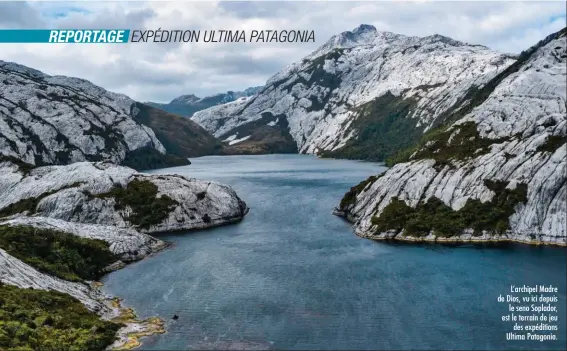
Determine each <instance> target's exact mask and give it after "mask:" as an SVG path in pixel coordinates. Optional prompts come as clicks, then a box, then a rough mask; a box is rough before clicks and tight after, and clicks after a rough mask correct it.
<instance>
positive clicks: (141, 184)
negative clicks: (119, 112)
mask: <svg viewBox="0 0 567 351" xmlns="http://www.w3.org/2000/svg"><path fill="white" fill-rule="evenodd" d="M0 193H1V194H3V196H2V197H0V216H2V215H3V216H7V215H14V214H17V213H22V214H26V215H28V216H40V217H49V218H54V219H59V220H63V221H67V222H77V223H84V224H98V225H108V226H116V227H120V228H131V227H133V228H136V229H137V230H139V231H142V232H147V233H151V232H163V231H173V230H188V229H197V228H206V227H212V226H217V225H222V224H227V223H232V222H235V221H238V220H241V219H242V218H243V217H244V215H245V214H246V213H247V211H248V208H247V207H246V204H245V203H244V202H243V201H242V200H240V198H239V197H238V196H237V195H236V193H235V192H234V190H232V188H230V187H229V186H225V185H222V184H218V183H215V182H206V181H200V180H195V179H188V178H185V177H182V176H179V175H148V174H143V173H138V172H136V171H134V170H133V169H130V168H127V167H122V166H117V165H114V164H110V163H103V162H97V163H90V162H78V163H74V164H71V165H67V166H45V167H38V168H34V169H32V170H30V171H29V173H26V172H24V171H22V170H21V169H20V166H18V165H16V164H15V163H13V162H10V161H4V162H0Z"/></svg>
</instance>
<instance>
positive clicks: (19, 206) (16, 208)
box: [0, 182, 82, 218]
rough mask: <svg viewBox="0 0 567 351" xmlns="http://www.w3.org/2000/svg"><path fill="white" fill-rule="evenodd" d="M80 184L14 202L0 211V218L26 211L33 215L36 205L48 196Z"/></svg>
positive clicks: (76, 183)
mask: <svg viewBox="0 0 567 351" xmlns="http://www.w3.org/2000/svg"><path fill="white" fill-rule="evenodd" d="M81 184H82V182H75V183H73V184H69V185H67V186H64V187H62V188H60V189H57V190H52V191H48V192H45V193H43V194H41V195H40V196H38V197H28V198H26V199H21V200H20V201H18V202H14V203H13V204H10V205H8V206H6V207H4V208H2V209H0V218H2V217H7V216H11V215H14V214H17V213H23V212H26V211H27V212H29V214H34V213H36V212H37V205H38V204H39V202H40V201H41V200H42V199H44V198H46V197H48V196H49V195H53V194H55V193H56V192H59V191H61V190H64V189H69V188H76V187H78V186H80V185H81Z"/></svg>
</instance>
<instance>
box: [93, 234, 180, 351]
mask: <svg viewBox="0 0 567 351" xmlns="http://www.w3.org/2000/svg"><path fill="white" fill-rule="evenodd" d="M162 243H163V244H161V245H159V246H156V247H155V248H154V251H152V252H151V253H150V254H148V255H146V256H144V257H142V258H139V259H137V260H132V261H128V262H124V261H117V262H115V263H114V264H112V265H111V266H112V267H108V268H109V269H108V270H107V271H106V273H105V274H104V276H106V275H107V274H110V273H112V272H114V271H118V270H120V269H122V268H124V267H126V266H127V265H129V264H131V263H134V262H138V261H141V260H143V259H146V258H147V257H150V256H152V255H154V254H156V253H159V252H162V251H164V250H166V249H168V248H170V247H172V246H173V244H172V243H170V242H167V241H163V242H162ZM88 286H89V288H90V290H91V294H92V295H93V298H94V299H96V300H98V301H99V302H101V303H102V304H104V305H106V306H107V307H108V308H109V310H110V312H109V313H103V314H99V316H100V318H102V319H106V320H109V321H111V322H115V323H121V324H124V326H123V327H122V328H120V329H119V330H118V331H117V332H116V340H115V341H114V342H113V343H112V344H111V345H109V346H107V348H106V350H132V349H135V348H137V347H140V346H142V344H143V343H142V341H141V340H140V339H141V338H143V337H146V336H151V335H158V334H164V333H166V332H167V331H166V329H165V321H164V320H163V319H161V318H160V317H156V316H154V317H148V318H146V319H144V320H141V319H139V318H138V316H137V315H136V311H135V310H134V309H133V308H131V307H124V306H122V301H124V299H123V298H121V297H119V296H112V295H109V294H106V293H105V292H104V291H102V287H103V286H104V283H102V282H100V281H93V282H90V284H89V285H88Z"/></svg>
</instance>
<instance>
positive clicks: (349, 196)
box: [340, 173, 384, 209]
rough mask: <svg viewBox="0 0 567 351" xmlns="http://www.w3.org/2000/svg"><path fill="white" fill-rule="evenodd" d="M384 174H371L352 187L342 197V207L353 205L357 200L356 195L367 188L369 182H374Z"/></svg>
mask: <svg viewBox="0 0 567 351" xmlns="http://www.w3.org/2000/svg"><path fill="white" fill-rule="evenodd" d="M383 174H384V173H382V174H379V175H377V176H374V175H373V176H370V177H368V178H367V179H365V180H363V181H362V182H360V183H358V184H357V185H355V186H353V187H352V188H350V190H349V191H348V192H347V193H346V194H345V195H344V196H343V198H342V199H341V204H340V208H341V209H346V208H347V207H348V206H350V205H352V204H353V203H354V200H356V196H357V195H358V194H360V192H362V190H364V188H366V186H368V184H371V183H374V182H375V181H376V179H378V178H380V177H381V176H382V175H383Z"/></svg>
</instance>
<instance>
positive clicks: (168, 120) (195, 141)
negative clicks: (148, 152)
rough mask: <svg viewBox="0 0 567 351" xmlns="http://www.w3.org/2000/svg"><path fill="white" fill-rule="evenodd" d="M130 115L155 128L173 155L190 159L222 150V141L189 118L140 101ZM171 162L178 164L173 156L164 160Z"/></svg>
mask: <svg viewBox="0 0 567 351" xmlns="http://www.w3.org/2000/svg"><path fill="white" fill-rule="evenodd" d="M131 115H132V116H133V118H134V119H135V120H136V122H138V123H141V124H143V125H146V126H148V127H150V128H151V129H152V130H153V131H154V133H155V135H156V137H157V138H158V140H159V141H160V142H161V143H162V145H163V146H164V147H165V149H166V150H167V153H168V154H171V155H170V156H178V157H179V158H183V159H187V158H188V157H197V156H204V155H216V154H218V153H220V151H221V149H222V143H221V141H220V140H218V139H217V138H215V137H214V136H213V135H211V134H210V133H209V132H207V131H206V130H205V129H204V128H203V127H201V126H200V125H198V124H197V123H195V122H193V121H192V120H191V119H189V118H186V117H182V116H178V115H175V114H173V113H168V112H166V111H163V110H160V109H159V108H154V107H151V106H148V105H146V104H142V103H138V102H137V103H134V104H133V105H132V111H131ZM164 156H165V155H162V157H164ZM170 161H171V162H172V163H171V164H169V166H175V165H177V164H176V163H175V160H174V159H173V158H172V157H169V158H168V159H165V161H164V162H170ZM134 168H135V167H134ZM160 168H161V167H160ZM145 169H148V168H145Z"/></svg>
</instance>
